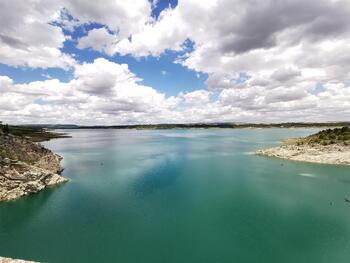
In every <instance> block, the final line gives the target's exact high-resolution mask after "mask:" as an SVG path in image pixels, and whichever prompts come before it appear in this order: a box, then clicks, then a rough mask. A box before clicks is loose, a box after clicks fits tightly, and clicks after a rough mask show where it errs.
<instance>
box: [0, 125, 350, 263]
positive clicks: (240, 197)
mask: <svg viewBox="0 0 350 263" xmlns="http://www.w3.org/2000/svg"><path fill="white" fill-rule="evenodd" d="M315 131H316V130H315V129H234V130H231V129H208V130H201V129H198V130H139V131H138V130H68V131H66V132H69V133H70V134H71V135H72V136H73V138H67V139H57V140H52V141H50V142H47V143H45V145H46V146H47V147H49V148H50V149H52V150H53V151H55V152H57V153H59V154H61V155H62V156H63V157H64V161H63V166H64V168H65V170H64V172H63V175H64V176H66V177H68V178H70V179H71V181H70V182H69V183H67V184H65V185H62V186H60V187H56V188H53V189H48V190H44V191H42V192H40V193H39V194H35V195H31V196H28V197H25V198H23V199H20V200H18V201H15V202H10V203H2V204H0V255H1V256H8V257H16V258H24V259H31V260H37V261H44V262H122V263H128V262H131V263H137V262H142V263H148V262H150V263H156V262H162V263H164V262H179V263H185V262H191V263H195V262H201V263H203V262H230V263H231V262H249V263H254V262H268V263H272V262H278V263H281V262H283V263H286V262H287V263H288V262H293V263H303V262H305V263H312V262H317V263H322V262H324V263H337V262H350V203H347V202H345V201H344V198H345V197H350V167H346V166H331V165H322V164H310V163H303V162H294V161H286V160H280V159H274V158H269V157H261V156H255V155H253V154H251V152H252V151H254V150H256V149H259V148H264V147H269V146H273V145H277V144H278V141H279V140H280V139H282V138H288V137H297V136H304V135H308V134H311V133H313V132H315Z"/></svg>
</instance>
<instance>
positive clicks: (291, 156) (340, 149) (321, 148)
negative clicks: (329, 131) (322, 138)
mask: <svg viewBox="0 0 350 263" xmlns="http://www.w3.org/2000/svg"><path fill="white" fill-rule="evenodd" d="M255 153H256V154H257V155H264V156H270V157H277V158H283V159H288V160H294V161H303V162H312V163H323V164H339V165H350V146H349V145H340V144H331V145H308V144H304V145H296V144H283V145H281V146H279V147H274V148H268V149H262V150H257V151H256V152H255Z"/></svg>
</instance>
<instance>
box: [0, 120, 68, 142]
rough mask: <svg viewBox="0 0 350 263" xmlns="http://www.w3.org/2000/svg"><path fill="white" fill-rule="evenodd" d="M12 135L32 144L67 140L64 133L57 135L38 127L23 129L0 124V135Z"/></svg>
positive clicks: (22, 127)
mask: <svg viewBox="0 0 350 263" xmlns="http://www.w3.org/2000/svg"><path fill="white" fill-rule="evenodd" d="M6 134H12V135H15V136H19V137H26V138H28V139H30V140H31V141H33V142H42V141H49V140H51V139H55V138H67V137H69V136H68V135H66V134H64V133H57V132H52V131H48V130H46V129H43V128H38V127H24V126H14V125H8V124H1V122H0V135H1V136H2V135H6Z"/></svg>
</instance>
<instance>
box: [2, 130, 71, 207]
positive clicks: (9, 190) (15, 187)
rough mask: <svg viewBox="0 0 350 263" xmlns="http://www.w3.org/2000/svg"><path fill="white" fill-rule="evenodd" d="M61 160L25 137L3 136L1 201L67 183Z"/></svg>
mask: <svg viewBox="0 0 350 263" xmlns="http://www.w3.org/2000/svg"><path fill="white" fill-rule="evenodd" d="M61 160H62V157H61V156H59V155H57V154H55V153H53V152H52V151H50V150H48V149H46V148H44V147H42V146H41V145H39V144H36V143H33V142H31V141H29V140H28V139H26V138H22V137H17V136H13V135H3V134H0V201H9V200H13V199H16V198H19V197H21V196H24V195H28V194H31V193H36V192H38V191H40V190H42V189H44V188H45V187H46V186H53V185H56V184H60V183H63V182H66V181H67V179H66V178H64V177H62V176H60V175H59V173H60V172H61V170H62V168H61V166H60V161H61Z"/></svg>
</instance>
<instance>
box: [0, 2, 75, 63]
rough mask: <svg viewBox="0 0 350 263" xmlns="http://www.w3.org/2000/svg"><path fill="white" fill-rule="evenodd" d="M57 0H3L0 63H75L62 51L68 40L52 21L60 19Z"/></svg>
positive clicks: (0, 4) (1, 7) (0, 11)
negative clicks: (39, 0) (24, 0)
mask: <svg viewBox="0 0 350 263" xmlns="http://www.w3.org/2000/svg"><path fill="white" fill-rule="evenodd" d="M58 11H59V5H57V4H56V3H55V1H51V0H48V1H42V2H38V1H33V0H28V1H26V2H25V4H24V2H23V1H21V0H13V1H12V0H11V1H9V0H4V1H0V24H1V25H2V26H1V28H0V63H4V64H8V65H11V66H27V67H39V68H48V67H61V68H64V69H68V68H70V67H72V66H73V65H74V63H75V61H74V59H73V58H72V57H71V56H70V55H69V54H64V53H62V51H61V48H62V47H63V43H64V41H65V40H66V37H65V35H64V34H63V32H62V30H61V28H59V27H57V26H54V25H53V24H51V22H52V21H54V20H55V19H56V18H57V13H58Z"/></svg>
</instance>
